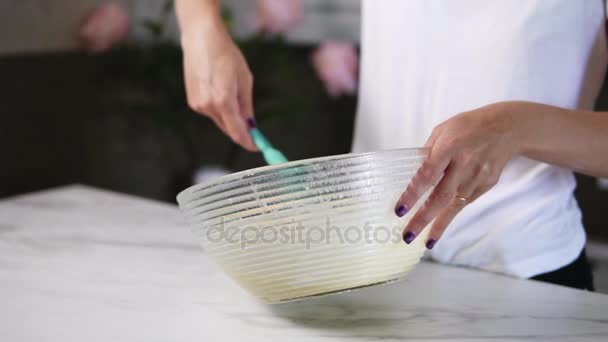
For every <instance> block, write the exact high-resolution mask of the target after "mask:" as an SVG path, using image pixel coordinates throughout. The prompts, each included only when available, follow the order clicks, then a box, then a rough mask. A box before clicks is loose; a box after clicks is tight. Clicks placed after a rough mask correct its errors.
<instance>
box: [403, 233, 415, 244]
mask: <svg viewBox="0 0 608 342" xmlns="http://www.w3.org/2000/svg"><path fill="white" fill-rule="evenodd" d="M415 238H416V234H414V233H412V232H407V233H405V235H403V241H405V243H407V244H408V245H409V244H410V243H412V241H414V239H415Z"/></svg>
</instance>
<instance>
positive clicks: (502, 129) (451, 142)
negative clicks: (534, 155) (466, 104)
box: [395, 103, 520, 249]
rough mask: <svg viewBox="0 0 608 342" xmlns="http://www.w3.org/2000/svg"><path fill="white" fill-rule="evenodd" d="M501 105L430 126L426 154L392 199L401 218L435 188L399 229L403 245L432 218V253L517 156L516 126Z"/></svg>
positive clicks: (429, 240)
mask: <svg viewBox="0 0 608 342" xmlns="http://www.w3.org/2000/svg"><path fill="white" fill-rule="evenodd" d="M505 107H506V106H505V105H503V104H502V103H497V104H492V105H489V106H486V107H482V108H479V109H475V110H473V111H470V112H464V113H461V114H459V115H456V116H454V117H452V118H450V119H449V120H447V121H445V122H443V123H442V124H440V125H439V126H437V127H435V129H434V130H433V132H432V134H431V136H430V138H429V140H428V141H427V143H426V147H428V148H430V152H429V155H428V157H427V159H426V160H425V161H424V163H423V164H422V166H421V167H420V169H419V170H418V172H417V173H416V175H415V176H414V177H413V178H412V181H411V182H410V184H409V185H408V187H407V189H406V190H405V192H404V193H403V195H402V196H401V198H400V199H399V201H397V204H396V206H395V213H396V214H397V215H398V216H403V215H405V214H406V213H407V211H408V210H409V209H410V208H413V207H414V205H415V204H416V202H418V200H419V199H420V198H421V197H422V195H423V194H424V193H426V192H427V190H429V189H430V188H431V187H433V186H434V185H435V184H436V186H435V187H434V189H433V190H432V192H431V194H430V196H429V197H428V199H427V200H426V202H425V203H424V204H423V205H422V206H421V207H420V209H419V210H418V211H417V212H416V213H415V214H414V216H413V217H412V219H411V220H410V221H409V223H408V225H407V226H406V228H405V230H404V231H403V240H404V241H405V242H406V243H408V244H409V243H411V242H412V241H414V239H415V238H416V236H417V235H418V234H419V233H420V232H421V231H422V230H423V229H424V228H425V227H426V226H427V225H428V224H429V223H430V222H432V221H433V220H434V222H433V225H432V227H431V231H430V235H429V238H428V240H427V242H426V246H427V248H428V249H432V248H433V247H434V246H435V244H436V242H437V241H438V240H439V238H440V237H441V235H442V234H443V232H444V231H445V229H446V228H447V226H448V225H449V224H450V222H452V220H453V219H454V217H455V216H456V215H457V214H458V213H459V212H460V211H461V210H462V209H463V208H464V207H465V206H466V205H467V204H470V203H472V202H474V201H475V200H476V199H477V198H479V197H480V196H481V195H482V194H484V193H485V192H487V191H488V190H490V189H491V188H492V187H493V186H494V185H495V184H496V182H497V181H498V178H499V176H500V173H501V172H502V170H503V168H504V166H505V164H506V163H507V162H508V161H509V160H510V159H511V158H512V157H513V156H514V155H516V154H518V152H519V147H518V142H519V141H520V140H519V137H518V136H517V134H516V132H515V122H514V120H513V118H512V117H511V116H510V115H509V112H508V111H507V110H505V109H506V108H505Z"/></svg>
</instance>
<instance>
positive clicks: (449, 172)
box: [403, 163, 469, 244]
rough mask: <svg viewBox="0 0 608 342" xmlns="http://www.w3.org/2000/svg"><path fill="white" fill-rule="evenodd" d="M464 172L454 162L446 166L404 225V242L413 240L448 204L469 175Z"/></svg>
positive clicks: (464, 170)
mask: <svg viewBox="0 0 608 342" xmlns="http://www.w3.org/2000/svg"><path fill="white" fill-rule="evenodd" d="M466 172H467V170H466V169H463V168H461V167H458V166H457V165H455V164H454V163H451V164H450V165H449V166H448V168H447V169H446V171H445V174H444V176H443V178H441V181H439V183H438V184H437V186H435V188H434V189H433V191H432V192H431V194H430V195H429V197H428V198H427V200H426V201H425V202H424V204H423V205H422V206H421V207H420V209H418V211H417V212H416V213H415V214H414V216H413V217H412V218H411V219H410V221H409V222H408V224H407V226H406V227H405V230H404V231H403V240H404V241H405V242H406V243H408V244H409V243H411V242H412V241H414V239H416V237H417V236H418V234H420V232H421V231H422V230H423V229H424V228H425V227H426V226H427V225H428V224H429V223H430V222H431V221H433V219H435V217H437V215H439V213H440V212H441V211H442V210H443V209H444V208H446V207H447V206H448V205H449V204H450V202H451V201H452V200H453V199H454V197H455V196H456V193H457V191H458V189H459V186H460V184H461V183H462V182H463V181H464V180H466V178H467V177H468V176H469V175H468V174H466Z"/></svg>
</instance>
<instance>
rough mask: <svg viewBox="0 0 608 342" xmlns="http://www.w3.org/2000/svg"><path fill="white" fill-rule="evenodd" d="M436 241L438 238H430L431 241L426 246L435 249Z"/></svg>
mask: <svg viewBox="0 0 608 342" xmlns="http://www.w3.org/2000/svg"><path fill="white" fill-rule="evenodd" d="M436 243H437V240H435V239H430V240H429V241H427V242H426V248H427V249H433V247H435V244H436Z"/></svg>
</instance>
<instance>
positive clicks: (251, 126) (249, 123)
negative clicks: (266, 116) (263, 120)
mask: <svg viewBox="0 0 608 342" xmlns="http://www.w3.org/2000/svg"><path fill="white" fill-rule="evenodd" d="M247 127H249V129H254V128H256V127H258V123H257V122H255V119H254V118H249V119H247Z"/></svg>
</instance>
